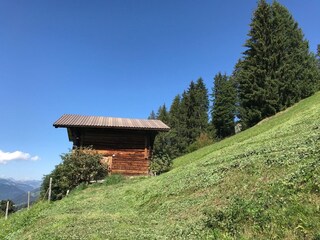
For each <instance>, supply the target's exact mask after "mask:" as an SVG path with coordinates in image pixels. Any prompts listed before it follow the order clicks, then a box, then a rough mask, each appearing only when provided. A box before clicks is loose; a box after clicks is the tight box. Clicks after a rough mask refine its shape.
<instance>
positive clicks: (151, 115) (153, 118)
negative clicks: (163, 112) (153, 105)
mask: <svg viewBox="0 0 320 240" xmlns="http://www.w3.org/2000/svg"><path fill="white" fill-rule="evenodd" d="M148 119H149V120H155V119H157V116H156V114H155V113H154V111H153V110H152V111H151V113H150V115H149V117H148Z"/></svg>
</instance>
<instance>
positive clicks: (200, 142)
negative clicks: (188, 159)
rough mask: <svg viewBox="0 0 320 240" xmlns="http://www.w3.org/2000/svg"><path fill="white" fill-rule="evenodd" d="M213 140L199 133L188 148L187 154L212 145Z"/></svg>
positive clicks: (207, 135) (205, 134)
mask: <svg viewBox="0 0 320 240" xmlns="http://www.w3.org/2000/svg"><path fill="white" fill-rule="evenodd" d="M213 143H214V141H213V139H212V138H211V137H210V136H209V134H207V133H201V134H200V136H199V137H198V138H197V139H196V141H195V142H194V143H192V144H191V145H190V146H189V147H188V152H193V151H196V150H198V149H200V148H203V147H205V146H208V145H211V144H213Z"/></svg>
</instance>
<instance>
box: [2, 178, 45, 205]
mask: <svg viewBox="0 0 320 240" xmlns="http://www.w3.org/2000/svg"><path fill="white" fill-rule="evenodd" d="M40 185H41V181H40V180H15V179H12V178H0V200H7V199H10V200H12V201H13V202H14V203H15V204H16V205H23V204H25V203H27V199H28V197H27V193H28V191H30V192H31V202H33V201H35V200H36V199H37V198H38V196H39V188H40Z"/></svg>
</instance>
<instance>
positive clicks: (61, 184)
mask: <svg viewBox="0 0 320 240" xmlns="http://www.w3.org/2000/svg"><path fill="white" fill-rule="evenodd" d="M61 159H62V163H60V164H58V165H57V166H56V167H55V169H54V170H53V171H52V172H51V173H50V174H48V175H46V176H44V178H43V183H42V186H41V196H42V197H44V196H45V195H46V193H47V189H48V188H49V179H50V177H52V179H53V180H52V188H51V189H52V192H51V196H52V200H58V199H61V198H62V197H63V196H64V195H65V194H66V192H67V190H72V189H74V188H75V187H76V186H78V185H79V184H81V183H83V184H89V183H90V182H91V181H96V180H99V179H103V178H104V177H105V176H106V174H107V169H106V167H105V166H104V165H103V164H101V163H100V161H101V159H102V156H101V155H100V154H98V153H97V152H96V151H94V150H93V149H92V148H75V149H73V150H71V151H70V152H68V153H64V154H62V155H61Z"/></svg>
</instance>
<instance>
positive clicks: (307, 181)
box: [0, 93, 320, 240]
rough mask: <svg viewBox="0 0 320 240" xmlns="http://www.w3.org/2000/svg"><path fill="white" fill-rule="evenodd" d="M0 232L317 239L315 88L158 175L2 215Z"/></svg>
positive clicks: (319, 162) (319, 126) (319, 97)
mask: <svg viewBox="0 0 320 240" xmlns="http://www.w3.org/2000/svg"><path fill="white" fill-rule="evenodd" d="M0 239H19V240H22V239H320V93H317V94H316V95H314V96H312V97H310V98H308V99H305V100H303V101H301V102H300V103H299V104H297V105H295V106H294V107H292V108H290V109H288V110H286V111H285V112H282V113H280V114H278V115H276V116H274V117H272V118H269V119H266V120H264V121H263V122H261V123H260V124H258V125H257V126H255V127H253V128H251V129H249V130H247V131H244V132H241V133H240V134H238V135H236V136H234V137H231V138H228V139H226V140H224V141H221V142H219V143H216V144H213V145H211V146H208V147H205V148H203V149H200V150H198V151H196V152H193V153H191V154H188V155H185V156H183V157H181V158H178V159H176V160H175V162H174V168H173V170H172V171H170V172H168V173H166V174H163V175H161V176H158V177H142V178H134V179H127V180H124V181H121V182H119V183H115V184H111V183H110V182H109V184H106V183H104V184H95V185H92V186H89V187H88V188H85V189H82V190H81V189H80V188H79V189H78V190H75V191H73V192H72V193H71V195H69V197H66V198H64V199H63V200H61V201H57V202H54V203H52V204H48V203H39V204H36V205H35V206H34V207H33V208H32V209H31V210H29V211H27V210H24V211H21V212H19V213H16V214H13V215H12V216H10V218H9V220H8V221H4V220H3V219H2V220H0Z"/></svg>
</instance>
